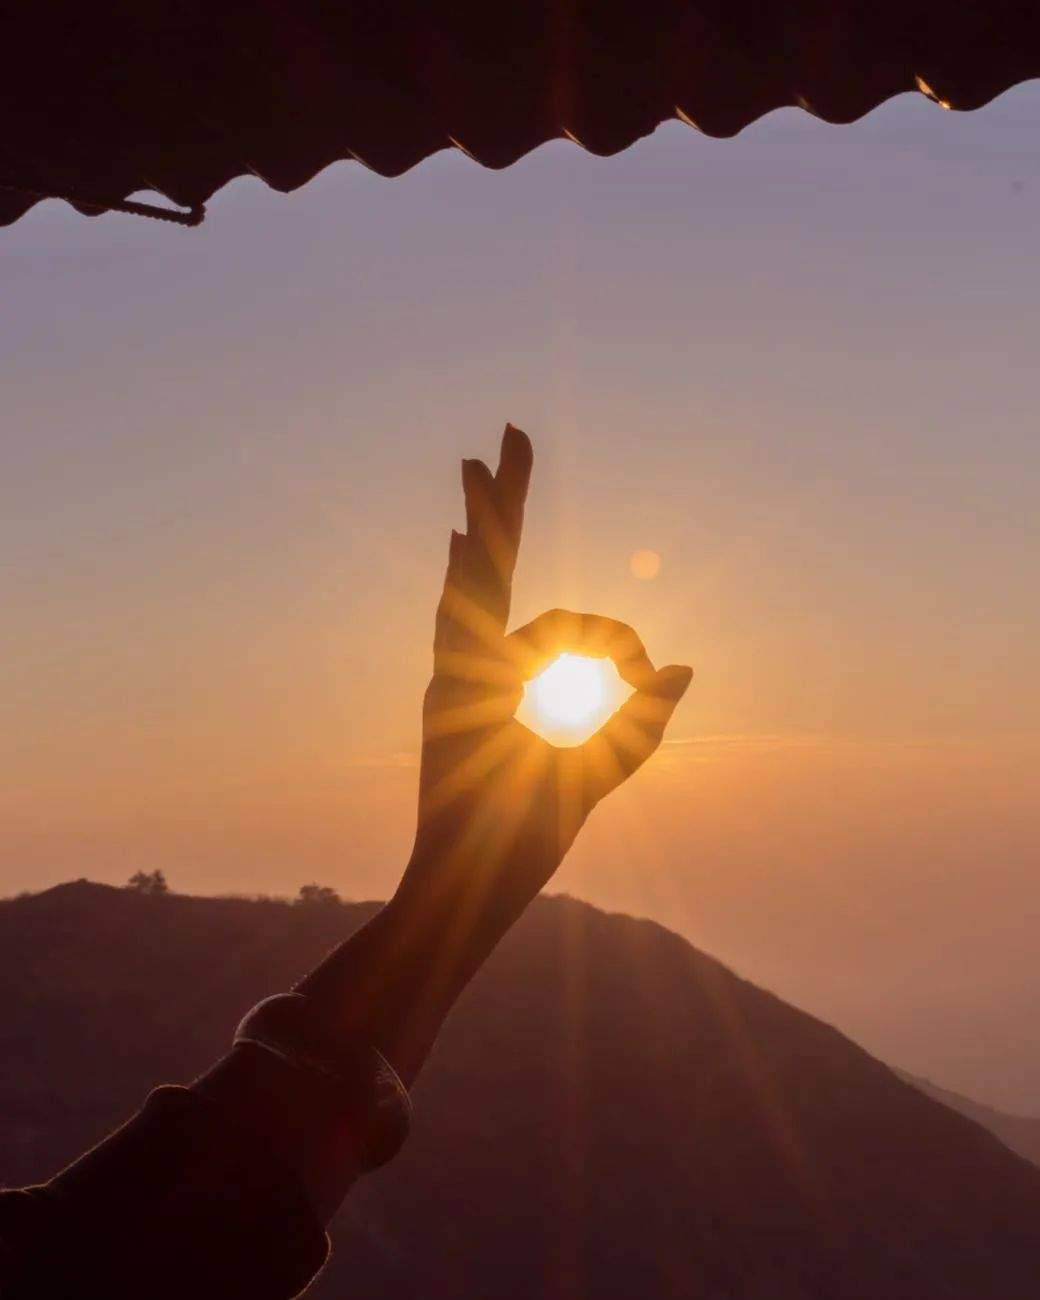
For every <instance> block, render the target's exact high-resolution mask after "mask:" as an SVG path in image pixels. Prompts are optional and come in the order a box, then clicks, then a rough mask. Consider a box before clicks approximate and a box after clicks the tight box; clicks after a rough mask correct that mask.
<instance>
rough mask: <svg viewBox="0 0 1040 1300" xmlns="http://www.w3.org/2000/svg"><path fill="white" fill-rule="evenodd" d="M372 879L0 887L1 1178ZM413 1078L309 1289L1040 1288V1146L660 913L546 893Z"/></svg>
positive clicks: (855, 1297)
mask: <svg viewBox="0 0 1040 1300" xmlns="http://www.w3.org/2000/svg"><path fill="white" fill-rule="evenodd" d="M372 907H373V905H368V904H357V905H350V906H342V907H341V906H337V905H313V906H309V907H293V906H290V905H288V904H285V903H278V902H245V901H238V900H232V899H203V898H185V897H168V898H148V897H144V896H141V895H137V894H133V893H128V892H124V891H121V890H114V889H109V888H106V887H103V886H98V885H89V884H86V883H85V882H83V883H79V884H74V885H68V886H62V887H59V888H57V889H54V890H50V891H48V892H47V893H44V894H39V895H35V896H32V897H27V898H21V899H15V900H11V901H9V902H4V903H0V1005H2V1006H3V1016H2V1018H0V1177H3V1178H5V1179H7V1180H8V1181H10V1182H19V1181H25V1180H30V1179H37V1178H41V1177H44V1176H46V1175H47V1174H48V1173H49V1172H51V1171H52V1170H53V1169H55V1168H56V1167H58V1166H59V1165H60V1164H61V1163H62V1162H63V1161H65V1160H66V1159H68V1158H69V1157H71V1156H73V1155H75V1154H76V1153H77V1152H78V1151H79V1150H81V1149H82V1148H83V1147H84V1146H85V1145H86V1144H88V1143H90V1142H92V1141H93V1140H94V1139H96V1138H97V1137H99V1136H100V1135H101V1134H102V1133H103V1132H105V1130H106V1129H107V1128H108V1127H109V1126H111V1125H112V1124H114V1123H115V1122H117V1121H118V1120H120V1119H121V1118H123V1117H124V1116H125V1115H126V1114H127V1113H128V1112H129V1111H130V1110H131V1109H132V1108H134V1107H135V1106H136V1105H137V1103H138V1102H139V1101H140V1100H141V1098H142V1097H143V1096H144V1094H145V1092H146V1091H147V1089H148V1087H149V1086H150V1085H151V1084H153V1083H155V1082H157V1081H160V1080H185V1079H189V1078H190V1077H191V1076H192V1075H193V1074H194V1073H195V1072H197V1071H199V1070H201V1069H202V1068H204V1067H205V1066H206V1065H207V1064H208V1063H209V1062H210V1061H211V1060H212V1059H213V1058H214V1057H215V1056H216V1055H217V1054H218V1053H219V1052H220V1051H222V1050H223V1048H224V1045H225V1044H226V1042H227V1039H228V1035H229V1033H230V1030H231V1028H232V1026H233V1025H234V1023H235V1021H236V1019H237V1018H238V1016H239V1015H240V1014H241V1013H242V1012H243V1011H244V1010H245V1009H246V1008H247V1007H248V1006H249V1005H251V1004H252V1003H253V1002H254V1001H255V1000H256V999H257V998H259V997H261V996H263V995H264V994H267V993H270V992H274V991H277V990H280V989H283V988H285V987H286V986H287V985H288V984H289V982H290V981H291V980H293V979H294V978H295V977H296V976H298V975H299V974H300V973H301V972H303V971H304V970H305V969H307V967H308V966H309V965H311V964H312V963H313V962H314V961H315V960H316V959H317V958H318V957H319V956H320V955H321V954H322V953H323V952H324V951H325V950H326V949H327V948H328V947H329V946H330V945H331V944H332V943H333V942H335V941H336V940H338V939H339V938H340V937H341V936H342V935H343V934H344V933H345V932H346V931H347V930H349V929H350V928H352V927H353V926H355V925H357V924H358V923H360V922H361V921H362V920H363V919H364V917H366V916H367V915H369V914H370V913H371V911H372ZM416 1104H417V1112H418V1123H417V1131H416V1132H415V1134H414V1136H413V1138H412V1140H411V1141H410V1143H409V1145H408V1146H407V1147H406V1149H405V1151H404V1152H403V1153H402V1155H401V1157H400V1158H399V1159H398V1160H397V1161H396V1162H395V1163H394V1164H393V1165H391V1166H390V1167H389V1168H388V1169H386V1170H384V1171H382V1172H380V1173H379V1174H378V1175H376V1176H374V1177H372V1178H371V1179H369V1180H366V1181H365V1182H364V1183H363V1184H362V1185H361V1187H360V1188H359V1190H358V1191H357V1193H356V1194H355V1195H354V1196H353V1197H352V1198H351V1200H350V1203H349V1205H348V1207H347V1209H346V1211H345V1213H344V1214H343V1215H342V1216H341V1218H340V1220H339V1222H338V1223H337V1225H336V1227H335V1232H334V1235H335V1237H336V1241H337V1254H336V1258H335V1260H334V1262H333V1264H332V1266H331V1267H330V1268H329V1270H328V1271H327V1272H326V1274H325V1275H324V1276H323V1278H322V1279H321V1281H320V1282H319V1284H318V1285H317V1286H316V1288H315V1289H314V1291H313V1292H312V1294H313V1295H315V1296H316V1297H328V1298H329V1300H331V1298H332V1297H347V1296H351V1297H354V1296H356V1297H365V1300H373V1298H374V1300H390V1298H391V1297H393V1298H394V1300H411V1298H413V1297H414V1298H415V1300H420V1297H421V1300H448V1298H451V1300H455V1297H473V1300H642V1298H643V1297H648V1298H649V1297H653V1300H679V1298H680V1297H682V1298H683V1300H723V1298H726V1300H730V1298H731V1300H1033V1298H1034V1297H1035V1295H1036V1278H1037V1276H1038V1275H1040V1169H1038V1168H1036V1167H1035V1166H1033V1165H1031V1164H1029V1163H1027V1162H1026V1161H1025V1160H1022V1159H1020V1158H1019V1157H1018V1156H1016V1155H1014V1154H1012V1153H1011V1152H1010V1151H1008V1150H1007V1149H1006V1148H1005V1147H1004V1146H1002V1145H1001V1144H1000V1143H999V1142H998V1141H997V1140H996V1139H995V1138H994V1137H992V1136H991V1135H990V1134H989V1133H987V1132H985V1131H984V1130H983V1129H982V1128H981V1127H979V1126H978V1125H977V1124H975V1123H973V1122H972V1121H971V1120H968V1119H966V1118H964V1117H963V1116H961V1115H958V1114H955V1113H954V1112H953V1111H951V1110H950V1109H948V1108H947V1107H945V1106H943V1105H940V1104H939V1103H938V1102H936V1101H934V1100H932V1099H930V1098H929V1097H926V1096H925V1095H924V1094H923V1093H922V1092H920V1091H919V1090H918V1089H917V1088H915V1087H912V1086H911V1085H910V1084H909V1083H907V1082H905V1081H904V1080H902V1079H901V1078H899V1077H898V1076H897V1075H896V1074H895V1073H894V1072H893V1071H891V1070H890V1069H888V1068H887V1067H886V1066H884V1065H882V1064H881V1063H880V1062H878V1061H876V1060H874V1059H873V1058H872V1057H870V1056H868V1055H867V1053H865V1052H863V1051H862V1050H861V1049H860V1048H858V1047H856V1046H855V1045H854V1044H853V1043H851V1042H849V1041H848V1039H846V1038H844V1037H843V1036H842V1035H841V1034H840V1033H838V1032H837V1031H836V1030H834V1029H832V1028H830V1027H829V1026H827V1025H825V1024H822V1023H821V1022H820V1021H818V1020H815V1019H813V1018H812V1017H811V1016H808V1015H805V1014H803V1013H802V1012H800V1011H797V1010H795V1009H794V1008H793V1007H790V1006H787V1005H785V1004H784V1003H783V1002H781V1001H779V1000H778V999H777V998H775V997H773V996H771V995H770V994H768V993H765V992H763V991H762V990H760V989H757V988H755V987H754V986H753V985H751V984H748V983H746V982H745V981H743V980H740V979H738V978H737V977H736V976H734V975H732V974H731V973H730V972H729V971H727V970H726V969H725V968H724V967H722V966H720V965H719V964H718V963H717V962H715V961H713V960H712V959H711V958H709V957H706V956H704V955H703V954H701V953H699V952H697V951H696V950H695V949H693V948H691V947H690V946H689V945H688V944H687V943H685V942H684V941H683V940H681V939H680V938H678V937H677V936H675V935H673V934H670V933H669V932H668V931H666V930H664V929H662V928H660V927H659V926H657V925H653V924H651V923H649V922H644V921H634V920H631V919H630V918H627V917H622V916H608V915H605V914H603V913H602V912H598V911H596V910H595V909H593V908H591V907H588V906H585V905H584V904H580V903H577V902H574V901H572V900H569V899H564V898H555V899H541V900H539V901H538V902H537V903H536V904H535V906H534V907H533V908H532V909H531V911H530V912H529V913H528V915H527V916H526V917H525V918H524V919H523V921H522V922H521V923H520V925H519V926H518V927H517V928H516V930H515V931H514V933H513V934H511V935H510V936H509V938H508V939H507V940H506V942H505V943H504V944H503V945H502V948H501V949H500V951H499V952H498V953H497V954H496V955H495V957H494V958H493V960H492V962H491V963H490V964H489V967H488V969H487V971H486V972H484V974H483V975H482V976H481V977H480V978H479V979H478V980H477V981H476V982H475V984H474V986H473V987H472V989H471V990H470V991H469V993H468V995H467V997H466V998H465V1000H464V1002H463V1004H462V1005H461V1006H460V1007H459V1009H458V1011H457V1013H456V1014H455V1015H454V1016H453V1018H452V1019H451V1021H450V1023H449V1025H448V1027H447V1030H446V1032H445V1034H444V1035H443V1038H442V1040H441V1042H440V1044H439V1046H438V1049H437V1051H436V1053H435V1056H434V1059H433V1060H432V1061H431V1063H430V1065H429V1067H428V1069H427V1072H426V1074H425V1075H424V1076H423V1078H422V1080H421V1081H420V1084H419V1087H418V1089H417V1093H416ZM243 1300H245V1298H243Z"/></svg>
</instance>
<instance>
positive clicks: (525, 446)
mask: <svg viewBox="0 0 1040 1300" xmlns="http://www.w3.org/2000/svg"><path fill="white" fill-rule="evenodd" d="M533 463H534V448H533V447H532V446H531V439H530V438H529V437H528V436H527V434H526V433H524V431H523V429H518V428H517V427H516V425H515V424H507V425H506V427H505V432H504V433H503V434H502V450H501V453H500V455H499V461H498V473H497V474H496V476H495V477H496V478H497V479H498V480H499V482H501V481H502V480H503V479H510V480H512V481H520V482H522V481H523V480H524V479H526V478H527V477H529V476H530V473H531V466H532V464H533Z"/></svg>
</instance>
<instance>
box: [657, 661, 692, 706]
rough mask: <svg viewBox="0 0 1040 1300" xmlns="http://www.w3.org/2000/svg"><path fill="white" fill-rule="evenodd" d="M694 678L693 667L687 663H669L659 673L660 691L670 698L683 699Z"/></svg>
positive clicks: (658, 687) (658, 685)
mask: <svg viewBox="0 0 1040 1300" xmlns="http://www.w3.org/2000/svg"><path fill="white" fill-rule="evenodd" d="M692 680H693V669H692V668H690V667H688V666H687V665H686V664H669V665H668V666H667V667H666V668H662V669H661V670H660V672H658V674H657V678H656V684H657V689H658V692H659V693H660V694H661V695H665V696H667V697H668V698H669V699H673V700H676V701H678V700H681V699H682V697H683V696H684V695H685V694H686V691H687V688H688V687H689V685H690V682H691V681H692Z"/></svg>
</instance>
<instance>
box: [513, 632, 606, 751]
mask: <svg viewBox="0 0 1040 1300" xmlns="http://www.w3.org/2000/svg"><path fill="white" fill-rule="evenodd" d="M624 696H625V686H624V683H623V682H622V681H621V678H620V677H619V676H618V671H617V669H616V668H615V667H614V665H613V664H612V663H611V662H610V660H609V659H590V658H588V657H587V656H585V655H574V654H562V655H560V656H559V657H558V658H556V659H554V660H553V661H552V663H551V664H549V666H548V667H547V668H545V669H543V670H542V672H540V673H539V674H538V676H537V677H534V678H532V679H531V681H529V682H528V683H527V685H526V687H525V689H524V698H523V700H522V702H521V704H520V708H519V710H518V711H517V717H518V718H519V720H520V721H521V722H523V723H524V725H525V726H528V727H530V728H531V730H532V731H535V732H537V733H538V734H539V735H540V736H544V737H545V739H546V740H549V741H551V742H552V743H553V744H556V745H580V744H581V743H582V742H583V741H585V740H588V738H589V737H590V736H591V735H593V733H594V732H596V731H598V730H599V729H600V727H601V726H602V725H603V723H604V722H606V720H607V719H608V718H609V717H610V715H611V714H612V713H613V712H614V710H615V709H616V708H617V707H618V705H619V704H620V703H621V702H622V700H623V699H624Z"/></svg>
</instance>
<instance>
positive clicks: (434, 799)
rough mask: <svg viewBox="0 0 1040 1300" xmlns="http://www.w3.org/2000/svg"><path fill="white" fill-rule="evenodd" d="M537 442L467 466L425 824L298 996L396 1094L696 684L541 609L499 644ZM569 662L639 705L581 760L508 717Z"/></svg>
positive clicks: (506, 444) (432, 690)
mask: <svg viewBox="0 0 1040 1300" xmlns="http://www.w3.org/2000/svg"><path fill="white" fill-rule="evenodd" d="M531 460H532V454H531V444H530V442H529V441H528V439H527V436H526V434H523V433H521V432H520V431H519V430H518V429H514V428H512V427H509V426H507V428H506V432H505V436H504V437H503V439H502V456H501V461H500V464H499V467H498V472H497V473H496V474H494V475H492V473H491V471H490V470H489V469H488V468H487V466H486V465H484V464H483V463H482V462H480V461H474V460H470V461H464V462H463V488H464V491H465V497H466V532H465V533H464V534H459V533H453V534H452V538H451V548H450V553H449V557H448V572H447V576H446V578H445V582H444V594H443V595H442V597H441V602H440V606H439V608H438V610H437V624H436V631H435V635H434V672H433V679H432V681H431V682H430V685H429V689H428V690H427V692H426V698H425V701H424V705H423V746H422V769H421V773H420V778H419V820H418V829H417V832H416V837H415V847H414V849H413V852H412V855H411V858H410V860H409V863H408V866H407V868H406V870H405V873H404V876H403V878H402V880H401V883H400V885H399V886H398V889H397V892H396V893H395V895H394V897H393V898H392V899H391V900H390V902H389V903H388V904H387V906H386V907H385V908H383V910H382V911H381V912H380V913H379V914H378V915H377V916H375V917H374V918H373V919H372V920H371V921H370V922H369V923H368V924H367V925H366V926H364V927H363V928H362V929H361V930H360V931H359V932H358V933H356V934H355V935H353V936H352V937H351V938H350V939H349V940H348V941H347V942H346V943H345V944H342V945H341V946H340V947H339V948H338V949H337V950H336V951H335V952H334V953H332V954H330V956H329V957H328V958H327V959H326V960H325V961H324V962H323V963H322V965H321V966H319V967H318V968H317V970H315V971H313V972H312V973H311V974H310V975H309V976H307V978H306V979H305V980H303V981H302V982H301V984H300V985H299V986H298V987H299V989H300V991H302V992H304V993H306V994H307V995H308V996H310V997H311V998H312V1000H314V1001H315V1002H316V1003H319V1004H321V1005H325V1006H328V1007H329V1008H330V1011H332V1012H333V1013H334V1014H336V1015H337V1016H338V1017H339V1020H340V1023H341V1024H343V1025H344V1026H345V1027H347V1028H350V1029H351V1030H352V1031H353V1032H354V1033H355V1034H356V1035H357V1036H358V1037H360V1038H362V1039H364V1040H367V1041H369V1042H372V1043H373V1044H374V1045H376V1046H377V1047H379V1048H380V1050H381V1051H382V1052H383V1054H384V1055H385V1056H386V1057H387V1058H388V1059H389V1060H390V1061H391V1062H392V1063H393V1065H394V1066H395V1067H396V1068H397V1070H398V1072H399V1073H400V1074H401V1076H402V1077H403V1078H404V1080H405V1081H406V1082H407V1083H409V1084H410V1083H411V1081H412V1080H413V1079H414V1078H415V1076H416V1074H417V1073H418V1071H419V1069H420V1068H421V1066H422V1063H423V1061H424V1060H425V1058H426V1055H427V1053H428V1052H429V1050H430V1047H431V1046H432V1044H433V1041H434V1039H435V1038H436V1035H437V1032H438V1030H439V1028H440V1025H441V1023H442V1022H443V1020H444V1017H445V1016H446V1015H447V1013H448V1011H449V1010H450V1008H451V1006H452V1005H453V1003H454V1002H455V1000H456V998H457V997H458V995H459V993H460V992H461V990H462V989H463V988H464V987H465V985H466V983H467V981H468V980H469V979H470V978H471V976H472V975H473V974H474V972H475V971H476V970H478V969H479V967H480V966H481V964H482V963H483V962H484V960H485V959H486V957H487V956H488V954H489V953H490V952H491V950H492V949H493V948H494V946H495V944H496V943H497V942H498V941H499V939H500V938H501V937H502V935H503V934H504V933H505V932H506V930H508V929H509V927H510V926H511V925H512V924H513V922H514V921H515V920H516V918H517V917H518V916H519V915H520V913H521V912H522V911H523V910H524V908H525V907H526V906H527V904H528V903H529V902H530V901H531V899H533V898H534V896H535V895H536V894H537V893H538V891H539V890H540V889H541V888H542V886H543V885H544V884H545V883H546V882H547V881H548V880H549V879H550V877H551V876H552V874H553V872H554V871H555V870H556V868H557V867H558V866H559V865H560V862H561V860H562V859H563V856H564V854H565V853H566V852H567V850H568V848H569V847H570V845H571V844H572V843H573V841H574V837H575V835H577V833H578V831H579V829H580V828H581V826H582V823H583V822H584V821H585V819H586V817H588V815H589V813H590V812H591V811H592V809H593V808H594V807H595V805H596V804H597V803H598V802H599V800H600V799H602V798H603V797H604V795H606V794H608V793H609V792H610V791H611V790H613V789H614V787H615V786H617V785H620V784H621V782H622V781H623V780H624V779H625V778H626V777H627V776H630V775H631V774H632V773H633V772H634V771H635V770H636V768H637V767H639V766H640V764H642V763H644V762H645V761H646V760H647V759H648V758H649V757H650V755H651V754H652V753H653V752H654V750H655V749H656V748H657V746H658V745H659V744H660V742H661V737H662V735H663V734H664V729H665V725H666V724H667V722H668V719H669V718H670V717H671V716H672V713H673V712H674V710H675V706H676V704H678V702H679V700H680V699H681V697H682V695H683V692H684V691H685V690H686V688H687V686H688V685H689V682H690V677H691V672H690V669H689V668H681V667H670V668H663V669H661V671H660V672H657V671H655V669H654V667H653V665H652V664H651V662H650V660H649V659H648V658H647V654H646V651H645V650H644V649H643V646H642V644H641V643H640V641H639V638H638V637H637V636H636V634H635V633H634V632H633V631H632V629H631V628H629V627H626V626H625V625H624V624H623V623H617V622H614V621H613V620H612V619H607V618H600V617H598V616H595V615H588V614H572V613H568V612H567V611H565V610H552V611H550V612H549V613H548V614H543V615H542V616H541V617H540V618H537V619H535V620H534V622H533V623H530V624H528V625H527V626H526V627H523V628H520V629H519V630H517V631H515V632H513V633H510V634H507V633H506V623H507V620H508V617H509V601H510V589H511V586H512V579H513V570H514V568H515V566H516V557H517V550H518V547H519V544H520V531H521V527H522V524H523V514H524V500H525V497H526V495H527V485H528V481H529V479H530V476H531ZM563 651H572V652H577V653H580V654H586V655H595V656H604V655H608V656H609V657H610V658H611V659H613V661H614V662H615V664H616V665H617V668H618V672H619V673H620V675H621V676H622V678H624V680H625V681H627V682H628V683H630V685H632V686H633V687H634V688H635V691H634V694H633V695H632V696H631V697H630V698H629V699H628V700H627V701H626V702H625V704H624V705H623V706H622V707H621V708H620V709H619V710H618V711H617V712H616V713H615V714H614V715H613V717H611V718H610V719H609V720H608V722H607V723H606V725H605V726H604V727H603V728H602V729H601V730H600V731H599V732H598V733H597V734H596V735H594V736H593V737H592V738H591V739H590V740H588V741H587V742H586V743H585V744H584V745H580V746H575V747H573V748H570V749H560V748H557V747H556V746H554V745H551V744H550V743H549V742H548V741H546V740H543V739H542V738H541V737H539V736H536V735H535V734H534V733H533V732H532V731H530V730H529V729H528V728H527V727H525V726H524V725H523V724H522V723H520V722H518V721H517V720H516V718H515V717H514V716H513V714H514V713H515V711H516V708H517V705H518V704H519V702H520V698H521V695H522V693H523V683H524V680H525V679H526V678H529V677H532V676H534V675H535V674H536V673H537V672H539V671H540V670H541V668H542V667H543V666H544V665H545V664H546V663H548V662H549V661H550V660H551V659H553V658H554V657H555V656H556V655H557V654H560V653H562V652H563Z"/></svg>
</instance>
